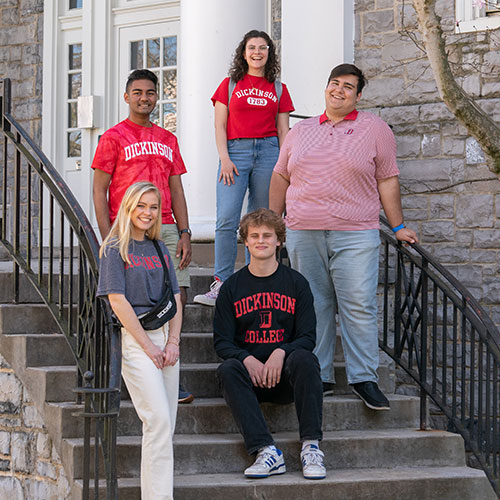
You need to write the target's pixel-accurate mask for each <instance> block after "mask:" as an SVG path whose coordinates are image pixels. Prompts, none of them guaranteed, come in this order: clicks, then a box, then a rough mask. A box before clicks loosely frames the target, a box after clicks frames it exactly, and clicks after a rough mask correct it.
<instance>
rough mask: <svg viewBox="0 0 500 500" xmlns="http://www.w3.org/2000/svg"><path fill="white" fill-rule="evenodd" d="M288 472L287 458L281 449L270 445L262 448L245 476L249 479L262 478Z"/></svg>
mask: <svg viewBox="0 0 500 500" xmlns="http://www.w3.org/2000/svg"><path fill="white" fill-rule="evenodd" d="M285 472H286V466H285V459H284V458H283V453H282V451H281V450H278V449H277V448H275V449H274V450H273V449H272V448H270V447H269V446H266V447H264V448H262V449H261V450H260V451H259V453H257V458H256V459H255V462H254V463H253V465H251V466H250V467H248V468H247V469H245V477H246V478H248V479H260V478H264V477H269V476H272V475H273V474H284V473H285Z"/></svg>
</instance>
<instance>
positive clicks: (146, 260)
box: [144, 257, 155, 269]
mask: <svg viewBox="0 0 500 500" xmlns="http://www.w3.org/2000/svg"><path fill="white" fill-rule="evenodd" d="M144 265H145V267H146V269H153V268H154V267H155V265H154V264H153V261H152V260H151V257H144Z"/></svg>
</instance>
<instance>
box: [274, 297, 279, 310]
mask: <svg viewBox="0 0 500 500" xmlns="http://www.w3.org/2000/svg"><path fill="white" fill-rule="evenodd" d="M274 308H275V309H279V308H280V294H279V293H274Z"/></svg>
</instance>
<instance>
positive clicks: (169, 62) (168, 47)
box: [163, 36, 177, 66]
mask: <svg viewBox="0 0 500 500" xmlns="http://www.w3.org/2000/svg"><path fill="white" fill-rule="evenodd" d="M176 65H177V37H176V36H168V37H166V38H164V39H163V66H176Z"/></svg>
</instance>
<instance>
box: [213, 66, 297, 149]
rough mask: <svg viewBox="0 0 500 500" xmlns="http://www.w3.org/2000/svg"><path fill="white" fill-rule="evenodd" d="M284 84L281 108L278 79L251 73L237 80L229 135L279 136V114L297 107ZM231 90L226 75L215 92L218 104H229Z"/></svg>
mask: <svg viewBox="0 0 500 500" xmlns="http://www.w3.org/2000/svg"><path fill="white" fill-rule="evenodd" d="M282 85H283V92H282V94H281V99H280V100H279V108H278V97H277V96H276V89H275V88H274V83H271V82H269V81H267V80H266V79H265V78H264V77H262V76H250V75H248V74H246V75H245V76H244V77H243V79H242V80H240V81H239V82H237V83H236V86H235V87H234V90H233V94H232V96H231V101H230V102H229V115H228V117H227V139H228V140H231V139H242V138H255V137H273V136H277V135H278V130H277V129H276V115H277V114H278V113H289V112H290V111H293V110H294V109H295V108H294V107H293V103H292V99H291V97H290V94H289V93H288V90H287V88H286V85H285V84H282ZM228 93H229V78H224V80H222V83H221V84H220V85H219V87H218V88H217V90H216V91H215V94H214V95H213V96H212V102H213V104H214V106H215V102H216V101H219V102H221V103H222V104H225V105H226V106H227V98H228Z"/></svg>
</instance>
